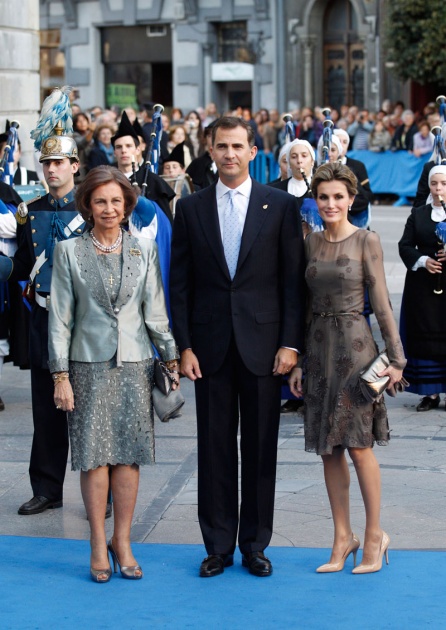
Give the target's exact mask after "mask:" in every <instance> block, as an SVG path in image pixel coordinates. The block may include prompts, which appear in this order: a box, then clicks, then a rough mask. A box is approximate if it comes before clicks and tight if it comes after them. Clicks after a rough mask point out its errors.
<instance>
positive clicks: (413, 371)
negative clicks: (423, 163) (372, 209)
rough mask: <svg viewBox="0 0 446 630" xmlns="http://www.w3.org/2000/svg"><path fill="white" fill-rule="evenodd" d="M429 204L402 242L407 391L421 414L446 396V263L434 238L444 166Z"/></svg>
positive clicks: (435, 176)
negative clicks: (415, 399) (416, 396)
mask: <svg viewBox="0 0 446 630" xmlns="http://www.w3.org/2000/svg"><path fill="white" fill-rule="evenodd" d="M429 188H430V192H431V195H430V197H429V199H430V198H432V202H431V203H427V204H426V205H423V206H420V207H417V208H413V209H412V212H411V214H410V216H409V218H408V219H407V223H406V227H405V228H404V233H403V236H402V237H401V240H400V242H399V244H398V246H399V252H400V256H401V259H402V261H403V262H404V264H405V265H406V267H407V274H406V282H405V285H404V292H403V301H402V308H401V321H400V331H401V339H402V341H403V345H404V348H405V351H406V355H407V359H408V361H407V366H406V369H405V371H404V376H405V378H406V379H407V380H408V381H409V383H410V386H409V387H408V388H407V391H409V392H413V393H414V394H419V395H421V396H423V399H422V400H421V402H420V403H419V404H418V406H417V411H429V410H431V409H435V408H437V407H438V405H439V404H440V393H441V392H446V278H445V274H444V273H443V270H442V268H443V265H442V263H444V262H445V261H446V256H445V252H444V246H443V244H442V243H441V242H440V241H439V239H438V237H437V236H436V234H435V230H436V227H437V225H438V223H439V222H440V221H446V213H445V211H444V208H443V205H442V203H441V201H440V198H442V199H446V166H434V167H433V168H432V169H431V170H430V172H429Z"/></svg>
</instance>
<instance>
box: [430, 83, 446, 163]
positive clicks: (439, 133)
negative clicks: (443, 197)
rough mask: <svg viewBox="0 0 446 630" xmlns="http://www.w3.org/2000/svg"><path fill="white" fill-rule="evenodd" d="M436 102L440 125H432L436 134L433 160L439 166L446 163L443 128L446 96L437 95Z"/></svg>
mask: <svg viewBox="0 0 446 630" xmlns="http://www.w3.org/2000/svg"><path fill="white" fill-rule="evenodd" d="M436 102H437V104H438V112H439V114H440V125H435V126H434V127H432V128H431V133H432V134H433V136H434V151H433V153H432V160H433V161H434V162H435V163H436V164H437V166H438V165H440V164H446V148H445V140H444V137H443V128H444V124H445V119H446V96H443V95H440V96H437V98H436Z"/></svg>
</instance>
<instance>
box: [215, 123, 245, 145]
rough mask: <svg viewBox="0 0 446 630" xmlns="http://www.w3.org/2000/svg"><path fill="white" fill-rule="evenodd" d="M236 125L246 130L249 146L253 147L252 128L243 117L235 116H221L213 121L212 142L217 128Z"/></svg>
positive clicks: (234, 127) (228, 127) (231, 127)
mask: <svg viewBox="0 0 446 630" xmlns="http://www.w3.org/2000/svg"><path fill="white" fill-rule="evenodd" d="M237 127H243V129H245V130H246V133H247V135H248V143H249V146H250V147H253V146H254V129H253V128H252V127H251V125H249V124H248V123H247V122H246V121H245V120H243V118H238V117H237V116H222V117H221V118H218V119H217V120H216V121H215V122H214V125H213V127H212V144H214V142H215V136H216V135H217V131H218V129H236V128H237Z"/></svg>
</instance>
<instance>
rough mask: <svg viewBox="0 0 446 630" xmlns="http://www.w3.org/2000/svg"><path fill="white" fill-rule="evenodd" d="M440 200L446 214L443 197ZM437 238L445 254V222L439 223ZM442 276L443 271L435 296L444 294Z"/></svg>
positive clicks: (436, 230)
mask: <svg viewBox="0 0 446 630" xmlns="http://www.w3.org/2000/svg"><path fill="white" fill-rule="evenodd" d="M439 200H440V203H441V205H442V208H443V210H444V211H445V212H446V203H445V202H444V200H443V198H442V197H439ZM435 236H436V237H437V238H438V244H439V245H441V246H442V247H443V252H444V251H445V245H446V223H445V222H444V221H440V222H439V223H437V227H436V228H435ZM442 276H443V271H442V272H441V273H439V274H437V285H436V287H435V289H434V293H435V295H441V294H442V293H443V289H442V284H443V282H442V280H443V278H442Z"/></svg>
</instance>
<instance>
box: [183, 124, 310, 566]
mask: <svg viewBox="0 0 446 630" xmlns="http://www.w3.org/2000/svg"><path fill="white" fill-rule="evenodd" d="M256 153H257V148H256V147H255V146H254V132H253V130H252V128H251V127H250V126H249V125H248V124H247V123H246V122H245V121H243V120H241V119H239V118H236V117H232V116H229V117H223V118H221V119H219V120H218V121H217V122H216V123H215V126H214V128H213V131H212V148H211V154H212V158H213V160H214V161H215V164H216V166H217V169H218V172H219V181H218V182H216V183H214V184H212V185H211V186H209V187H207V188H205V189H204V190H201V191H198V192H197V193H195V194H193V195H190V196H188V197H186V198H184V199H181V200H179V201H178V203H177V207H176V208H177V209H176V216H175V222H174V231H173V238H172V263H171V276H170V295H171V308H172V319H173V328H174V334H175V338H176V341H177V343H178V346H179V349H180V352H181V367H180V369H181V373H182V374H183V375H185V376H187V377H188V378H190V379H191V380H193V381H194V382H195V396H196V404H197V427H198V517H199V522H200V527H201V531H202V535H203V539H204V543H205V546H206V551H207V553H208V557H207V558H205V559H204V560H203V562H202V563H201V567H200V575H201V576H202V577H212V576H214V575H218V574H220V573H222V572H223V570H224V568H225V567H228V566H231V565H232V564H233V553H234V549H235V546H236V540H237V531H238V543H239V547H240V551H241V553H242V555H243V559H242V563H243V565H244V566H246V567H247V568H248V569H249V571H250V573H252V574H254V575H257V576H268V575H271V573H272V565H271V562H270V561H269V560H268V558H266V557H265V555H264V550H265V548H266V547H267V546H268V544H269V542H270V539H271V535H272V524H273V512H274V491H275V476H276V459H277V437H278V430H279V418H280V413H279V410H280V388H281V378H280V377H279V375H280V374H287V373H288V372H289V371H290V369H291V368H292V367H293V365H295V364H296V361H297V354H298V352H297V351H298V349H301V348H302V347H303V330H304V311H305V288H304V252H303V238H302V228H301V221H300V216H299V211H298V208H297V205H296V200H295V198H294V197H293V196H292V195H288V194H287V193H285V192H283V191H279V190H275V189H274V188H271V187H268V186H263V185H261V184H259V183H258V182H256V181H253V180H252V179H251V178H250V176H249V163H250V161H252V160H253V159H254V158H255V156H256ZM239 416H240V432H241V462H242V468H241V470H242V473H241V475H242V479H241V507H240V517H239V506H238V449H237V432H238V424H239Z"/></svg>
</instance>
